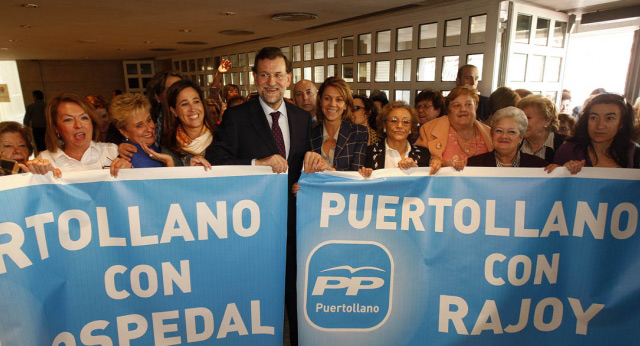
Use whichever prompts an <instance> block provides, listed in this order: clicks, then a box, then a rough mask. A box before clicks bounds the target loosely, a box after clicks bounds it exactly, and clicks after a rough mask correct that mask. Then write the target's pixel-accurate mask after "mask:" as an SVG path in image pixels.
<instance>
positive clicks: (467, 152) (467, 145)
mask: <svg viewBox="0 0 640 346" xmlns="http://www.w3.org/2000/svg"><path fill="white" fill-rule="evenodd" d="M451 128H452V129H453V131H454V132H455V134H456V143H458V147H459V148H460V149H461V150H462V152H463V153H464V156H466V157H471V156H475V155H476V152H477V151H478V141H476V127H475V126H474V127H473V138H471V139H470V140H469V141H466V142H465V140H464V139H463V138H462V136H460V133H458V130H456V129H455V128H453V127H451ZM472 146H473V148H472Z"/></svg>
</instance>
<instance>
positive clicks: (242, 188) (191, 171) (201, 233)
mask: <svg viewBox="0 0 640 346" xmlns="http://www.w3.org/2000/svg"><path fill="white" fill-rule="evenodd" d="M0 184H1V185H0V204H1V205H2V208H1V209H0V345H3V346H9V345H66V346H70V345H83V344H100V345H112V344H113V345H153V344H155V345H179V344H187V343H189V344H195V345H211V344H216V345H281V344H282V324H283V311H284V268H285V251H286V247H285V244H286V227H287V223H286V220H287V208H286V207H278V205H280V206H286V203H287V195H286V191H287V176H286V175H285V174H281V175H276V174H271V173H270V169H259V168H251V167H242V168H233V167H214V169H213V170H211V171H209V172H205V171H204V170H203V169H202V167H193V168H184V167H180V168H150V169H129V170H121V171H120V174H119V177H118V178H117V179H114V178H111V177H110V176H109V173H108V171H89V172H79V173H65V174H64V175H63V178H62V179H58V180H55V179H53V178H52V177H51V176H50V175H49V176H32V175H27V174H22V175H16V176H9V177H3V178H0Z"/></svg>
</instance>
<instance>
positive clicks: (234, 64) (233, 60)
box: [229, 54, 238, 84]
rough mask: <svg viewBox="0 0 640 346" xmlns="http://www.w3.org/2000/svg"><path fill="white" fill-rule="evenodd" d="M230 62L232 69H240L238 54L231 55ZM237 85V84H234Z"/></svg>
mask: <svg viewBox="0 0 640 346" xmlns="http://www.w3.org/2000/svg"><path fill="white" fill-rule="evenodd" d="M229 61H231V67H238V55H237V54H231V55H230V56H229ZM233 84H236V83H233Z"/></svg>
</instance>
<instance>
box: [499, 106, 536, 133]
mask: <svg viewBox="0 0 640 346" xmlns="http://www.w3.org/2000/svg"><path fill="white" fill-rule="evenodd" d="M505 118H511V119H513V120H515V121H516V122H517V123H518V131H520V137H524V134H525V133H526V132H527V125H528V124H529V122H528V121H527V116H526V115H525V114H524V112H523V111H522V109H520V108H517V107H505V108H502V109H499V110H497V111H496V112H495V113H494V114H493V117H491V133H493V130H494V128H495V127H496V124H497V123H498V122H499V121H500V120H502V119H505Z"/></svg>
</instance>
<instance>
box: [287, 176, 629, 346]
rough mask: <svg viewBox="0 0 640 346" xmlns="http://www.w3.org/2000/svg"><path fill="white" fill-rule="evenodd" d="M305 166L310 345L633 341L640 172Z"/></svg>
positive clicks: (304, 287)
mask: <svg viewBox="0 0 640 346" xmlns="http://www.w3.org/2000/svg"><path fill="white" fill-rule="evenodd" d="M427 170H428V169H414V170H412V171H411V172H408V173H407V172H406V171H405V172H403V171H400V170H397V169H396V170H380V171H374V174H373V176H372V178H370V179H362V178H361V177H359V175H358V174H357V173H350V174H341V176H338V175H328V174H313V175H307V176H303V178H302V179H301V181H300V185H301V190H300V191H299V193H298V219H297V223H298V230H297V232H298V233H297V251H298V252H297V261H298V272H297V277H298V281H297V285H298V306H299V308H298V311H299V312H298V317H299V318H298V323H299V331H300V340H301V344H303V345H353V346H356V345H453V344H455V345H605V344H606V345H631V344H637V343H638V339H640V328H638V326H640V313H638V312H639V311H640V241H639V239H638V237H639V236H640V235H638V234H637V233H638V232H637V230H638V208H639V207H640V174H639V171H637V170H630V169H597V168H592V169H583V171H582V172H581V173H580V174H578V175H577V176H569V174H568V173H567V172H566V170H564V169H563V168H559V169H557V170H556V171H554V172H553V173H552V174H546V173H544V172H543V171H542V169H526V168H515V169H511V168H500V169H490V168H465V170H464V171H463V172H454V171H453V170H451V169H449V168H447V169H443V170H441V172H440V173H438V175H437V176H429V175H428V172H427Z"/></svg>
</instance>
